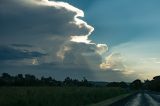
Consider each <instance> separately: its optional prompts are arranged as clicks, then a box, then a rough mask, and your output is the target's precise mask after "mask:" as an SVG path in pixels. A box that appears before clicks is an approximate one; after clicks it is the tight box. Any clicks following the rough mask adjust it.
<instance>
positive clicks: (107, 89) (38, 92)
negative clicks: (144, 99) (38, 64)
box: [0, 73, 160, 106]
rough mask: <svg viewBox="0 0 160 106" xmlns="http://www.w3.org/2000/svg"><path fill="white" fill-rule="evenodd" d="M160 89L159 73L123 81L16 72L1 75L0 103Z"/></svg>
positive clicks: (60, 105)
mask: <svg viewBox="0 0 160 106" xmlns="http://www.w3.org/2000/svg"><path fill="white" fill-rule="evenodd" d="M143 89H145V90H152V91H160V76H156V77H154V78H153V79H152V80H146V81H144V83H142V82H141V80H139V79H137V80H135V81H133V82H131V83H126V82H106V83H104V82H93V81H88V80H87V79H86V78H83V80H81V81H79V80H77V79H71V78H69V77H67V78H65V79H64V81H57V80H55V79H54V78H52V77H41V78H39V79H38V78H36V77H35V76H34V75H30V74H26V75H22V74H18V75H16V76H11V75H9V74H8V73H3V74H2V75H1V76H0V106H85V105H87V104H93V103H97V102H100V101H103V100H106V99H109V98H112V97H116V96H119V95H122V94H126V93H129V92H132V91H134V90H143Z"/></svg>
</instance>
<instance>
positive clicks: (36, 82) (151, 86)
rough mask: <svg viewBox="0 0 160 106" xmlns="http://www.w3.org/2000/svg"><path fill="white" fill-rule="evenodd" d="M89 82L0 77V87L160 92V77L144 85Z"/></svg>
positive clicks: (4, 74)
mask: <svg viewBox="0 0 160 106" xmlns="http://www.w3.org/2000/svg"><path fill="white" fill-rule="evenodd" d="M99 83H100V84H98V82H91V81H88V80H87V79H86V78H85V77H84V78H83V80H81V81H79V80H77V79H71V78H70V77H67V78H65V79H64V81H57V80H56V79H54V78H52V77H41V78H40V79H38V78H36V77H35V76H34V75H30V74H25V75H22V74H18V75H16V76H11V75H9V74H8V73H3V74H2V75H1V76H0V86H57V87H66V86H67V87H80V86H84V87H102V86H106V87H120V88H125V89H130V90H139V89H146V90H152V91H159V92H160V76H156V77H154V78H153V79H152V80H145V81H144V83H142V82H141V80H139V79H136V80H135V81H133V82H131V83H126V82H108V83H102V82H99Z"/></svg>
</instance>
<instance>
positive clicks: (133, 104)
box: [125, 93, 142, 106]
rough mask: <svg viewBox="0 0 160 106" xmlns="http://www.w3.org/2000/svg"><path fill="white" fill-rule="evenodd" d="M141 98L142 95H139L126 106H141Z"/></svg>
mask: <svg viewBox="0 0 160 106" xmlns="http://www.w3.org/2000/svg"><path fill="white" fill-rule="evenodd" d="M141 96H142V95H141V94H140V93H139V94H137V96H136V97H135V98H134V99H133V100H131V101H129V102H128V103H126V104H125V106H140V100H141Z"/></svg>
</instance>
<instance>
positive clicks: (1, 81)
mask: <svg viewBox="0 0 160 106" xmlns="http://www.w3.org/2000/svg"><path fill="white" fill-rule="evenodd" d="M0 86H86V87H89V86H92V84H91V83H89V82H88V81H87V79H86V78H85V77H84V78H83V80H81V81H79V80H77V79H71V78H69V77H67V78H65V79H64V81H57V80H55V79H54V78H52V77H41V78H40V79H38V78H36V77H35V76H34V75H30V74H25V75H24V76H23V75H22V74H18V75H16V76H11V75H9V74H8V73H3V74H2V75H1V76H0Z"/></svg>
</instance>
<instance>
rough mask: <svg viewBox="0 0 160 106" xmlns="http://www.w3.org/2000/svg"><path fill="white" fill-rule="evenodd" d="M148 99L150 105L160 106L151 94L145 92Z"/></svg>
mask: <svg viewBox="0 0 160 106" xmlns="http://www.w3.org/2000/svg"><path fill="white" fill-rule="evenodd" d="M144 95H145V96H146V98H147V99H148V101H149V103H150V106H160V103H158V102H156V101H155V100H154V99H153V98H152V97H151V96H150V95H148V94H144Z"/></svg>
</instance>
